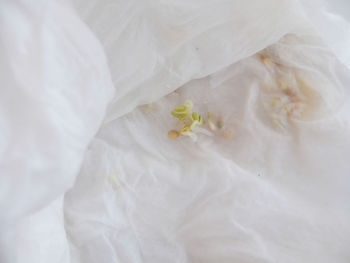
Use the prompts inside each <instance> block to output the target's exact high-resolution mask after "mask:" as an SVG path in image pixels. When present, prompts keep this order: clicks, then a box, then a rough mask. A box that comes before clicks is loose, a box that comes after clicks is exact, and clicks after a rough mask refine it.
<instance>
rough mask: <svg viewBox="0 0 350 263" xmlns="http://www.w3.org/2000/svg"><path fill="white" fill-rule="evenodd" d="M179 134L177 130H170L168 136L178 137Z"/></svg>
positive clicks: (171, 137)
mask: <svg viewBox="0 0 350 263" xmlns="http://www.w3.org/2000/svg"><path fill="white" fill-rule="evenodd" d="M179 136H180V133H179V132H178V131H177V130H170V131H169V132H168V138H169V139H176V138H177V137H179Z"/></svg>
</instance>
